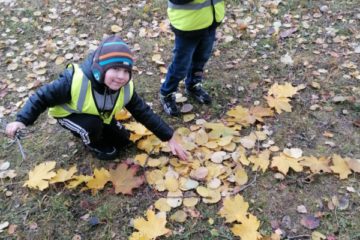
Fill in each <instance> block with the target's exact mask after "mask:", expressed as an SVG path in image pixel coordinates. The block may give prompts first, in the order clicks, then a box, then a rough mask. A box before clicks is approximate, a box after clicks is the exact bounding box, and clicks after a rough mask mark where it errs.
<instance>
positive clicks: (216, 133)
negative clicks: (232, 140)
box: [204, 122, 238, 139]
mask: <svg viewBox="0 0 360 240" xmlns="http://www.w3.org/2000/svg"><path fill="white" fill-rule="evenodd" d="M204 126H205V128H207V129H211V131H210V132H209V134H208V137H209V139H219V138H220V137H226V136H230V135H238V132H237V131H236V130H234V129H232V128H229V127H227V126H225V125H224V124H223V123H208V122H207V123H205V124H204Z"/></svg>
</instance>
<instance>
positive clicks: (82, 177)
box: [66, 175, 93, 189]
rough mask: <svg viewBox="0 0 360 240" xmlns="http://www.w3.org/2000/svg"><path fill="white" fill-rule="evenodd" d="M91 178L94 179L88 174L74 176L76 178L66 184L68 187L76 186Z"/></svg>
mask: <svg viewBox="0 0 360 240" xmlns="http://www.w3.org/2000/svg"><path fill="white" fill-rule="evenodd" d="M90 179H93V177H92V176H87V175H79V176H74V178H73V179H71V180H70V181H69V182H68V183H67V184H66V188H69V189H71V188H76V187H77V186H79V185H80V184H82V183H86V182H88V181H90Z"/></svg>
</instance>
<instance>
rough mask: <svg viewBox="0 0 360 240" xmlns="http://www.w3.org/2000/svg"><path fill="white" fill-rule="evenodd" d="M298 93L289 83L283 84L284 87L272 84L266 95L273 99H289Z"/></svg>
mask: <svg viewBox="0 0 360 240" xmlns="http://www.w3.org/2000/svg"><path fill="white" fill-rule="evenodd" d="M297 91H298V88H297V87H293V86H292V85H291V83H288V82H287V83H285V84H284V85H279V84H278V83H274V84H273V85H272V86H271V88H270V89H269V92H268V95H273V96H274V97H275V98H289V97H290V98H291V97H292V96H294V95H295V94H296V93H297Z"/></svg>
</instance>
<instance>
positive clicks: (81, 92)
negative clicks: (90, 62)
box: [49, 64, 134, 123]
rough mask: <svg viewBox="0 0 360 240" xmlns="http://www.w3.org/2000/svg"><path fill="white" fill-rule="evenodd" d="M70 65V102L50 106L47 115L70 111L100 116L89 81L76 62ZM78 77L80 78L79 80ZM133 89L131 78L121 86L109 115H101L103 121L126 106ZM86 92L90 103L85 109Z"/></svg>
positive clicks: (54, 115)
mask: <svg viewBox="0 0 360 240" xmlns="http://www.w3.org/2000/svg"><path fill="white" fill-rule="evenodd" d="M70 66H71V67H73V70H74V73H73V80H72V86H71V102H70V103H66V104H62V105H58V106H55V107H52V108H50V109H49V115H51V116H53V117H66V116H68V115H70V114H71V113H87V114H93V115H99V116H101V115H100V114H99V112H98V110H97V108H96V105H95V102H94V101H95V99H94V97H93V96H92V93H91V89H89V87H91V82H90V81H89V79H88V78H87V77H86V75H85V74H84V73H83V72H82V70H81V68H80V67H79V66H78V65H77V64H74V65H70ZM79 78H81V80H80V79H79ZM77 81H81V82H77ZM89 85H90V86H89ZM133 89H134V85H133V82H132V80H130V81H129V82H128V83H127V84H126V85H125V86H123V87H122V88H121V90H120V93H119V96H118V98H117V101H116V103H115V106H114V109H113V111H112V113H111V114H110V116H109V117H107V118H103V117H102V116H101V117H102V119H103V121H104V122H105V123H110V122H111V120H112V117H113V116H114V115H115V113H116V112H117V111H120V110H121V109H122V108H123V107H124V106H126V104H127V103H129V101H130V100H131V97H132V95H133ZM88 94H90V95H91V96H88V99H90V100H91V103H90V105H89V102H88V103H87V110H84V104H85V100H86V97H87V95H88Z"/></svg>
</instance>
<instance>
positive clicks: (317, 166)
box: [300, 156, 331, 173]
mask: <svg viewBox="0 0 360 240" xmlns="http://www.w3.org/2000/svg"><path fill="white" fill-rule="evenodd" d="M329 163H330V158H326V157H320V158H316V157H314V156H309V157H303V160H301V161H300V164H301V165H302V166H304V167H308V168H310V171H311V172H312V173H330V172H331V169H330V167H329Z"/></svg>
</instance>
